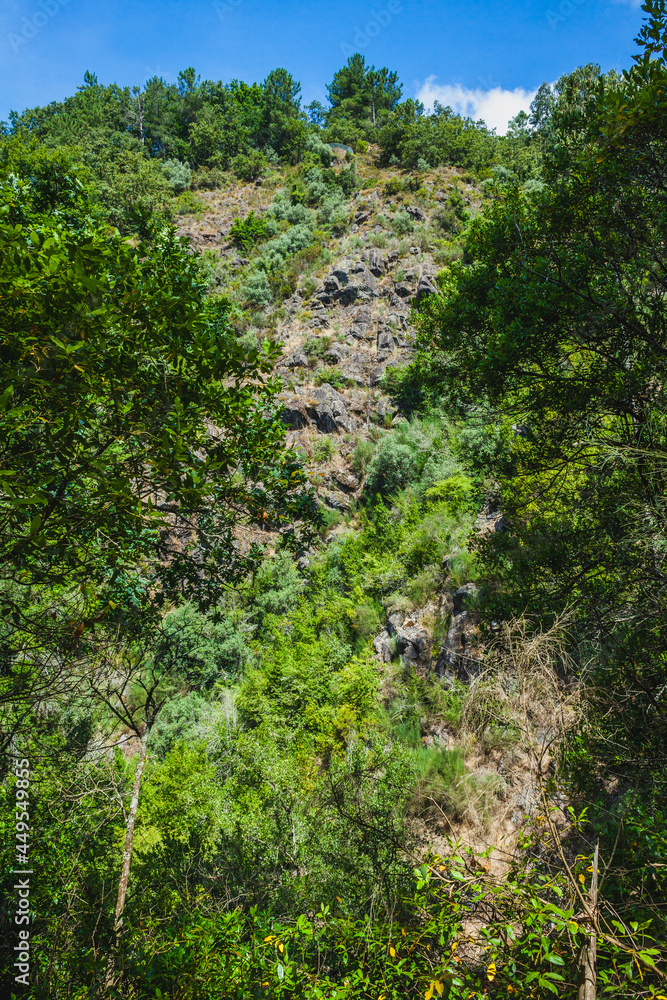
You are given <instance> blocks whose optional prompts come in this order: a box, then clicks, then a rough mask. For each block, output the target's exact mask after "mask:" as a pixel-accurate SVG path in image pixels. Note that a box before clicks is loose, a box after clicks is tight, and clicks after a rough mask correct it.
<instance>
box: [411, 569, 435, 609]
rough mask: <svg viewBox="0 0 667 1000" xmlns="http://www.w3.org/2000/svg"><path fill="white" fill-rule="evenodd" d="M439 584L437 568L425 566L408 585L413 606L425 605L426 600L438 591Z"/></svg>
mask: <svg viewBox="0 0 667 1000" xmlns="http://www.w3.org/2000/svg"><path fill="white" fill-rule="evenodd" d="M439 583H440V568H439V566H435V565H432V566H426V567H425V568H424V569H422V570H420V571H419V573H417V575H416V576H414V577H413V578H412V579H411V580H410V582H409V584H408V594H409V595H410V597H411V598H412V600H413V601H414V602H415V604H416V605H417V606H418V607H420V606H421V605H424V604H426V602H427V601H428V599H429V598H430V597H432V596H433V594H434V593H435V592H436V590H437V589H438V584H439Z"/></svg>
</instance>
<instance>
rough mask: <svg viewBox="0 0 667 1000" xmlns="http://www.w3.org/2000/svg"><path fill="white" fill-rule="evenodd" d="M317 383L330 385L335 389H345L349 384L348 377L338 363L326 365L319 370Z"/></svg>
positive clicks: (316, 376) (316, 378)
mask: <svg viewBox="0 0 667 1000" xmlns="http://www.w3.org/2000/svg"><path fill="white" fill-rule="evenodd" d="M315 384H316V385H330V386H332V388H334V389H343V388H345V386H346V385H347V379H346V377H345V375H343V372H342V371H341V369H340V368H338V367H337V366H336V365H325V366H324V367H323V368H320V369H319V370H318V371H317V374H316V375H315Z"/></svg>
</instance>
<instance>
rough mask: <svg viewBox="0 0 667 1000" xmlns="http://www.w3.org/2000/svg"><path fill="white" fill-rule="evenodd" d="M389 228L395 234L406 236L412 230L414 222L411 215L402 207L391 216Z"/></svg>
mask: <svg viewBox="0 0 667 1000" xmlns="http://www.w3.org/2000/svg"><path fill="white" fill-rule="evenodd" d="M391 228H392V229H393V230H394V232H395V234H396V235H397V236H407V235H408V233H411V232H412V231H413V230H414V228H415V224H414V222H413V220H412V217H411V216H410V215H408V213H407V212H406V211H405V210H404V209H400V211H398V212H396V213H395V214H394V216H393V217H392V220H391Z"/></svg>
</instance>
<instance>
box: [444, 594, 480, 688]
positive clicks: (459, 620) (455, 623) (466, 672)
mask: <svg viewBox="0 0 667 1000" xmlns="http://www.w3.org/2000/svg"><path fill="white" fill-rule="evenodd" d="M478 589H479V588H478V587H477V585H476V584H474V583H466V584H465V586H463V587H459V589H458V590H457V591H455V592H454V594H452V597H451V603H452V618H451V622H450V625H449V629H448V631H447V638H446V639H445V642H444V644H443V646H442V649H441V650H440V655H439V656H438V661H437V663H436V668H435V669H436V673H437V674H438V676H439V677H444V678H445V679H446V680H448V681H450V682H453V681H454V680H456V679H458V680H462V681H470V680H472V678H473V677H476V676H477V675H478V674H479V673H481V670H482V663H481V662H480V660H479V658H478V657H477V656H476V655H475V654H476V648H475V645H474V638H473V629H474V626H475V624H476V621H475V618H474V614H473V612H471V611H470V610H469V606H470V603H471V599H472V598H474V596H475V595H476V594H477V593H478Z"/></svg>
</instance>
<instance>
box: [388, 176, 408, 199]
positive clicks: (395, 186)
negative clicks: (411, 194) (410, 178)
mask: <svg viewBox="0 0 667 1000" xmlns="http://www.w3.org/2000/svg"><path fill="white" fill-rule="evenodd" d="M383 190H384V193H385V196H386V197H387V198H391V197H392V196H393V195H397V194H400V193H401V191H403V181H402V180H401V178H400V177H390V178H389V180H388V181H386V182H385V185H384V188H383Z"/></svg>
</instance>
